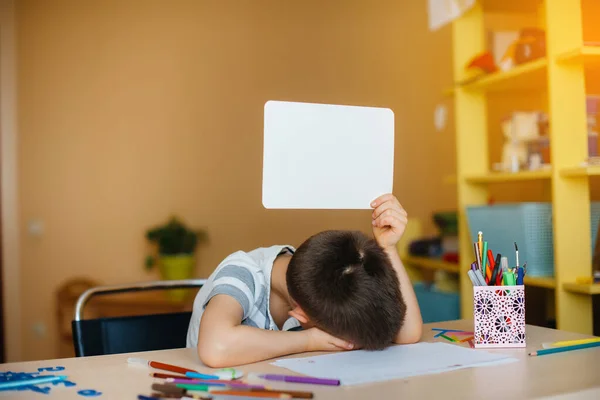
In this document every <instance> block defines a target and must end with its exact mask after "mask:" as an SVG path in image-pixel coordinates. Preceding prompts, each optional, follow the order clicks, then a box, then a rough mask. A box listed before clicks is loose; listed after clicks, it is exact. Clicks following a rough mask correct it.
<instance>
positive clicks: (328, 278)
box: [286, 231, 406, 350]
mask: <svg viewBox="0 0 600 400" xmlns="http://www.w3.org/2000/svg"><path fill="white" fill-rule="evenodd" d="M286 279H287V287H288V291H289V294H290V296H291V297H292V299H293V300H294V301H295V302H297V303H298V305H299V306H300V307H301V308H302V309H303V310H304V312H305V313H306V314H307V315H308V317H309V318H310V319H311V321H312V322H313V323H315V325H316V326H317V327H319V328H320V329H322V330H324V331H326V332H328V333H329V334H331V335H333V336H336V337H338V338H340V339H344V340H348V341H350V342H352V343H353V344H354V345H355V346H358V347H361V348H363V349H365V350H377V349H383V348H385V347H386V346H388V345H389V344H391V343H392V341H393V339H394V337H395V336H396V335H397V334H398V331H399V330H400V327H401V326H402V323H403V321H404V316H405V314H406V304H405V303H404V301H403V299H402V296H401V294H400V288H399V284H398V276H397V275H396V271H395V270H394V269H393V268H392V265H391V262H390V260H389V258H388V256H387V254H386V253H385V252H384V251H383V249H382V248H381V247H380V246H379V245H378V244H377V242H376V241H375V240H373V239H370V238H368V237H367V236H365V235H364V234H363V233H361V232H356V231H325V232H321V233H318V234H316V235H314V236H312V237H310V238H309V239H308V240H306V241H305V242H304V243H302V245H300V247H298V250H296V252H295V254H294V255H293V256H292V259H291V260H290V263H289V266H288V269H287V276H286Z"/></svg>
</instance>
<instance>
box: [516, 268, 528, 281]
mask: <svg viewBox="0 0 600 400" xmlns="http://www.w3.org/2000/svg"><path fill="white" fill-rule="evenodd" d="M525 265H527V263H525ZM525 265H523V266H522V267H518V268H517V285H522V284H523V279H524V278H525Z"/></svg>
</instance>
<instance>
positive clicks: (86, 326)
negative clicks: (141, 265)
mask: <svg viewBox="0 0 600 400" xmlns="http://www.w3.org/2000/svg"><path fill="white" fill-rule="evenodd" d="M205 283H206V280H205V279H191V280H182V281H157V282H143V283H138V284H131V285H114V286H99V287H95V288H92V289H89V290H87V291H86V292H84V293H83V294H82V295H81V296H80V297H79V299H78V300H77V305H76V306H75V317H74V320H73V321H72V324H71V325H72V329H73V344H74V346H75V355H76V356H77V357H86V356H95V355H105V354H117V353H131V352H138V351H151V350H164V349H173V348H181V347H185V345H186V336H187V330H188V324H189V321H190V317H191V312H179V313H170V314H152V315H138V316H131V317H115V318H98V319H90V320H82V315H83V308H84V306H85V304H86V303H87V301H88V300H90V299H91V298H92V297H93V296H97V295H106V294H116V293H126V292H134V291H142V290H166V289H179V288H195V287H202V286H203V285H204V284H205Z"/></svg>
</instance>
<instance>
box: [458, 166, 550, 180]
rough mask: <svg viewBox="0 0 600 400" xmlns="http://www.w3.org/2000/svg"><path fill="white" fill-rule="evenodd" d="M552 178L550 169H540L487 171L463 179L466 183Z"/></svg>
mask: <svg viewBox="0 0 600 400" xmlns="http://www.w3.org/2000/svg"><path fill="white" fill-rule="evenodd" d="M550 178H552V171H551V170H549V169H542V170H538V171H522V172H514V173H511V172H489V173H484V174H481V175H467V176H465V180H466V181H467V183H502V182H515V181H531V180H539V179H550Z"/></svg>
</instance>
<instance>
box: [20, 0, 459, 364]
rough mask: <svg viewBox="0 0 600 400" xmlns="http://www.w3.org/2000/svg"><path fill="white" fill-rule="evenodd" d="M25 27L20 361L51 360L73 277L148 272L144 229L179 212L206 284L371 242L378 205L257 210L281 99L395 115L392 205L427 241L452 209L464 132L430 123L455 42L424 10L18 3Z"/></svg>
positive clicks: (114, 0)
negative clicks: (321, 241)
mask: <svg viewBox="0 0 600 400" xmlns="http://www.w3.org/2000/svg"><path fill="white" fill-rule="evenodd" d="M17 23H18V32H17V33H18V66H19V76H18V78H19V80H18V96H19V100H18V107H19V119H18V122H19V129H20V130H19V136H20V137H19V141H20V149H19V167H18V173H19V178H20V193H19V194H20V207H21V228H22V234H21V244H22V249H21V251H22V254H21V256H22V266H21V273H22V282H21V302H22V329H23V336H22V340H23V348H22V350H23V358H24V359H39V358H46V357H53V356H55V354H56V347H57V335H56V322H55V308H54V307H55V304H54V291H55V289H56V287H57V286H58V285H59V284H61V283H62V282H63V281H64V280H65V279H67V278H70V277H73V276H76V275H80V276H89V277H92V278H94V279H98V280H100V281H103V282H106V283H115V282H127V281H137V280H145V279H151V278H154V277H155V276H156V275H154V273H151V274H148V273H146V272H144V270H143V267H142V264H143V260H144V256H145V250H146V243H145V242H144V238H143V234H144V230H145V229H146V228H147V227H148V226H150V225H153V224H155V223H160V222H162V221H163V220H165V219H166V218H167V217H168V216H169V215H171V214H172V213H176V214H178V215H180V216H181V217H183V218H184V219H185V220H186V221H187V222H189V223H190V224H191V225H193V226H195V227H206V228H207V229H208V231H209V235H210V239H211V242H210V244H209V245H208V246H205V247H203V248H202V249H201V252H200V255H199V260H198V268H197V275H198V276H207V275H208V274H209V273H210V272H211V271H212V269H213V268H214V267H215V266H216V265H217V263H218V262H219V261H220V260H221V259H222V258H223V257H224V256H226V255H227V254H228V253H230V252H232V251H235V250H238V249H252V248H255V247H257V246H263V245H271V244H275V243H291V244H293V245H299V244H300V243H301V242H302V240H303V239H305V238H306V237H307V236H308V235H310V234H312V233H315V232H317V231H319V230H323V229H327V228H355V229H362V230H365V231H368V230H369V218H370V216H369V212H368V211H272V210H265V209H263V208H262V205H261V173H262V171H261V166H262V164H261V158H262V111H263V105H264V103H265V102H266V101H267V100H269V99H280V100H295V101H309V102H326V103H337V104H356V105H370V106H382V107H391V108H392V109H393V110H394V112H395V115H396V121H397V122H396V163H395V193H396V195H397V196H398V197H399V198H400V200H401V201H402V202H403V203H404V205H405V207H406V208H407V210H408V211H409V213H410V214H411V215H412V216H416V217H421V218H422V219H424V220H425V222H426V227H427V228H428V231H429V232H432V226H431V223H430V219H431V218H430V214H431V212H432V211H433V210H434V209H449V208H452V207H454V206H455V188H454V187H453V186H451V185H450V186H449V185H444V184H443V178H444V176H446V175H449V174H452V173H453V172H454V170H455V158H454V157H455V156H454V136H453V132H452V130H451V128H447V129H446V131H444V132H436V131H434V128H433V110H434V106H435V105H436V103H437V102H439V101H440V98H441V96H440V93H441V92H442V89H443V88H445V87H448V86H449V85H450V84H451V72H450V65H451V63H450V33H449V30H448V29H447V28H446V29H444V30H442V31H440V32H436V33H430V32H428V30H427V14H426V5H425V4H423V3H421V2H415V1H410V2H398V1H383V0H382V1H368V2H367V1H362V0H356V1H347V0H336V1H327V2H324V1H320V0H310V1H295V2H291V1H285V2H284V1H280V0H261V1H239V0H226V1H223V0H214V1H199V0H177V1H169V2H167V1H162V0H95V1H92V0H89V1H80V0H53V1H47V0H21V1H19V2H18V4H17ZM449 124H452V121H449ZM34 219H39V220H41V221H43V223H44V229H45V230H44V234H43V236H41V237H33V236H31V235H29V234H28V232H27V229H26V227H27V223H28V222H29V221H31V220H34ZM37 323H42V324H43V325H44V326H46V327H47V331H46V333H45V334H42V335H39V334H36V333H35V332H34V329H33V327H34V325H35V324H37Z"/></svg>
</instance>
